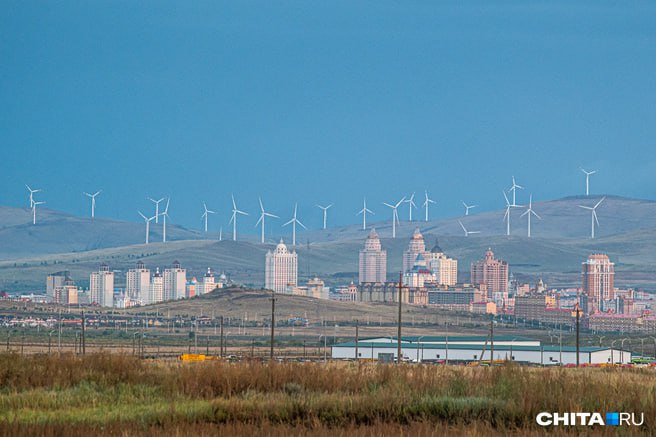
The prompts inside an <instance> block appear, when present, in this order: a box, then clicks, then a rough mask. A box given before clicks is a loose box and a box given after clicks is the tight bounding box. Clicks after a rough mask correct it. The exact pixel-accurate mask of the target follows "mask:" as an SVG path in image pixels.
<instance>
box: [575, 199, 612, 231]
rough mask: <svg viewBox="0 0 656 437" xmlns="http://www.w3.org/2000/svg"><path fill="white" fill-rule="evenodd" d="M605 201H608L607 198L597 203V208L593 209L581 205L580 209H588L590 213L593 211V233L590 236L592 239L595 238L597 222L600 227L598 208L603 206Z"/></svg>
mask: <svg viewBox="0 0 656 437" xmlns="http://www.w3.org/2000/svg"><path fill="white" fill-rule="evenodd" d="M604 200H606V197H602V198H601V200H600V201H599V202H597V204H596V205H595V206H593V207H592V208H590V207H589V206H583V205H579V208H583V209H587V210H589V211H592V232H591V234H590V238H594V237H595V222H597V226H599V219H598V218H597V207H598V206H599V205H601V202H603V201H604Z"/></svg>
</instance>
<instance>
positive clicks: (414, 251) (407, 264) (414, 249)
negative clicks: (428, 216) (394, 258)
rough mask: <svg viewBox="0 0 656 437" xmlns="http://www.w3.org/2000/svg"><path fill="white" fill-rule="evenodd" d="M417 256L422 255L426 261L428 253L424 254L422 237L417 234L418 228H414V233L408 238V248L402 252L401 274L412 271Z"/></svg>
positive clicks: (424, 248)
mask: <svg viewBox="0 0 656 437" xmlns="http://www.w3.org/2000/svg"><path fill="white" fill-rule="evenodd" d="M418 255H422V256H423V257H424V259H428V255H429V253H428V252H426V244H425V243H424V236H423V235H421V232H419V228H415V232H414V233H413V234H412V237H411V238H410V243H409V244H408V248H407V249H406V250H405V251H404V252H403V273H406V272H409V271H410V270H412V268H413V266H414V265H415V261H416V260H417V256H418Z"/></svg>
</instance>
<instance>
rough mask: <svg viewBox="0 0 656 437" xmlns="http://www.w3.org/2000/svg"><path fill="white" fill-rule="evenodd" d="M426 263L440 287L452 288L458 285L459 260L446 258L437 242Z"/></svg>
mask: <svg viewBox="0 0 656 437" xmlns="http://www.w3.org/2000/svg"><path fill="white" fill-rule="evenodd" d="M426 263H427V265H428V269H429V270H430V271H431V272H433V274H434V275H435V280H436V281H437V283H438V284H439V285H446V286H449V287H451V286H453V285H456V284H457V283H458V260H457V259H453V258H449V257H448V256H446V255H445V254H444V251H443V250H442V248H441V247H440V245H439V243H438V242H437V241H435V246H433V248H432V249H431V251H430V252H429V253H428V256H427V258H426Z"/></svg>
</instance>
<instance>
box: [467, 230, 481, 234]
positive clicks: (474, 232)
mask: <svg viewBox="0 0 656 437" xmlns="http://www.w3.org/2000/svg"><path fill="white" fill-rule="evenodd" d="M469 233H470V234H480V233H481V231H469Z"/></svg>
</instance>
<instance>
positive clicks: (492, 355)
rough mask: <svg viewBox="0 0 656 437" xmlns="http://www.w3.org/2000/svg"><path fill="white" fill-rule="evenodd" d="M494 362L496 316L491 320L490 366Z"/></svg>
mask: <svg viewBox="0 0 656 437" xmlns="http://www.w3.org/2000/svg"><path fill="white" fill-rule="evenodd" d="M493 362H494V316H492V320H490V366H491V365H492V363H493Z"/></svg>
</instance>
